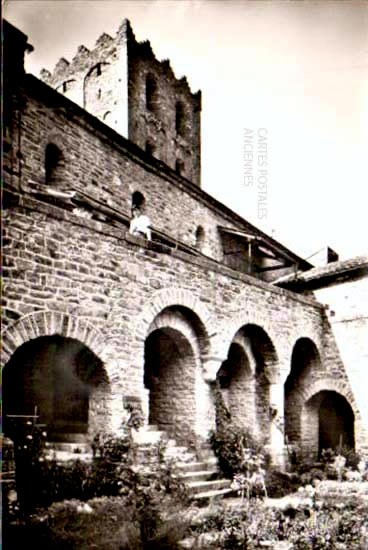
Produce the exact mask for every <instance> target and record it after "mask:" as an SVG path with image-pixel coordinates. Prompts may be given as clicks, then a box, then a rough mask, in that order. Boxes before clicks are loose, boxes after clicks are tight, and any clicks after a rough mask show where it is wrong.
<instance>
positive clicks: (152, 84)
mask: <svg viewBox="0 0 368 550" xmlns="http://www.w3.org/2000/svg"><path fill="white" fill-rule="evenodd" d="M146 108H147V109H148V111H151V112H152V113H156V112H157V110H158V91H157V82H156V79H155V78H154V77H153V76H152V75H151V74H148V75H147V77H146Z"/></svg>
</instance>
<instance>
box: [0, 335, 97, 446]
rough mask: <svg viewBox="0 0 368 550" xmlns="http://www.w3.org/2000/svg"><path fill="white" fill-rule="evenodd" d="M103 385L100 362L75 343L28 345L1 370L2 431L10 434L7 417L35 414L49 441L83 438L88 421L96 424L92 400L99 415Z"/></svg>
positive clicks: (59, 340)
mask: <svg viewBox="0 0 368 550" xmlns="http://www.w3.org/2000/svg"><path fill="white" fill-rule="evenodd" d="M107 385H108V380H107V376H106V373H105V370H104V367H103V364H102V362H101V360H100V359H99V358H98V357H97V356H96V355H95V354H94V353H93V352H92V351H91V350H90V349H89V348H87V347H86V346H85V345H84V344H82V343H81V342H79V341H78V340H74V339H72V338H64V337H62V336H58V335H54V336H43V337H39V338H36V339H34V340H30V341H29V342H26V343H25V344H22V345H21V346H20V347H19V348H18V349H17V350H16V351H15V353H14V354H13V355H12V357H11V358H10V360H9V361H8V363H7V364H6V366H5V367H4V371H3V396H4V398H3V414H4V431H8V430H11V425H10V424H9V416H8V415H32V414H34V411H35V410H37V414H38V416H39V422H40V423H42V424H46V426H47V431H48V433H49V436H50V439H53V437H55V438H58V439H62V438H63V436H65V437H67V435H68V434H76V433H78V434H86V433H87V432H88V431H89V428H91V420H92V425H94V426H96V425H97V424H98V420H97V419H96V418H91V412H92V417H94V416H95V415H96V414H97V408H98V407H96V401H97V400H98V402H99V406H100V407H101V410H103V409H104V398H105V394H106V388H107ZM100 420H101V419H100ZM9 435H11V434H9Z"/></svg>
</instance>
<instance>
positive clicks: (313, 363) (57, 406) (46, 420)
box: [3, 306, 355, 458]
mask: <svg viewBox="0 0 368 550" xmlns="http://www.w3.org/2000/svg"><path fill="white" fill-rule="evenodd" d="M208 352H209V336H208V334H207V331H206V327H205V325H204V324H203V322H202V321H201V320H200V318H199V317H198V315H197V314H196V313H194V312H193V311H192V310H190V309H189V308H186V307H183V306H169V307H166V308H164V309H162V311H161V312H160V313H159V314H157V315H156V316H155V317H154V319H153V321H152V322H151V324H150V325H149V327H148V330H147V334H146V338H145V342H144V372H143V382H144V387H145V390H144V391H145V394H144V395H146V396H147V407H146V417H147V421H148V423H149V424H153V425H155V426H157V427H158V428H159V429H161V430H165V431H166V432H167V433H168V434H169V435H170V436H171V437H175V439H176V440H177V441H178V442H179V443H182V444H188V442H193V440H195V439H196V437H197V436H199V435H202V434H203V430H202V432H201V428H200V426H201V425H202V427H203V422H204V420H205V422H206V427H207V428H213V427H214V426H215V417H214V415H215V407H214V403H213V400H212V401H211V392H212V391H213V386H211V382H210V383H209V382H208V381H206V380H205V378H204V376H203V364H204V362H205V360H206V358H207V356H208ZM278 369H279V359H278V354H277V352H276V348H275V346H274V344H273V342H272V341H271V339H270V337H269V335H268V334H267V332H266V331H265V330H264V329H263V328H261V327H260V326H257V325H252V324H247V325H244V326H243V327H242V328H240V329H239V330H238V331H237V332H236V333H235V335H234V336H233V338H232V340H231V342H230V344H229V347H228V353H227V357H226V359H225V360H224V361H222V363H221V362H219V363H218V370H217V380H218V382H219V385H220V388H221V392H222V395H223V398H224V402H225V404H226V406H227V408H228V410H229V412H230V414H231V416H232V419H233V421H235V422H236V423H238V424H240V425H243V426H245V427H246V428H247V429H249V430H251V431H252V432H253V435H255V436H257V437H258V438H260V439H262V440H263V441H264V442H265V443H267V444H271V445H272V437H273V436H272V414H271V413H272V407H273V404H274V402H273V395H276V394H275V393H274V390H275V388H281V389H282V386H280V385H281V382H280V381H279V378H278V375H279V372H278ZM325 374H326V373H325V370H324V367H323V364H322V361H321V358H320V355H319V352H318V349H317V347H316V345H315V344H314V342H313V341H312V340H310V339H308V338H300V339H299V340H297V341H296V343H295V345H294V348H293V352H292V356H291V368H290V372H289V375H288V377H287V379H286V382H285V385H284V414H282V412H283V411H282V410H281V411H280V410H279V411H278V413H279V414H280V413H281V414H280V417H281V420H282V417H283V419H284V430H285V432H284V435H285V436H286V440H287V441H288V442H290V443H295V444H298V445H299V446H300V447H301V449H302V452H303V455H304V456H305V457H312V458H317V457H318V455H319V454H320V453H321V451H322V450H323V449H324V448H327V447H331V448H337V447H338V446H339V445H341V444H342V445H347V446H350V447H354V444H355V441H354V422H355V418H354V412H353V409H352V406H351V404H350V403H349V402H348V400H347V398H346V397H345V396H343V395H340V394H339V393H338V392H337V391H331V390H330V389H329V388H327V387H326V389H322V390H319V391H317V392H316V393H315V394H314V395H307V393H308V391H307V390H308V388H309V387H310V386H311V383H312V381H315V380H316V379H318V380H321V381H323V380H324V377H325ZM212 382H214V379H213V380H212ZM3 388H4V391H3V395H4V400H3V412H4V431H5V432H6V430H7V429H9V426H8V425H7V416H8V415H19V414H22V415H30V414H33V413H34V410H35V407H37V412H38V415H39V418H40V422H41V423H43V424H46V425H47V431H48V433H49V434H50V435H51V437H50V439H51V440H52V438H54V440H57V439H62V438H63V436H65V435H67V434H71V433H78V434H87V433H95V432H96V431H97V430H99V429H101V426H104V422H105V420H106V414H107V412H106V411H108V409H109V404H108V403H109V397H108V396H109V392H110V382H109V380H108V377H107V374H106V370H105V367H104V364H103V363H102V361H101V360H100V359H99V358H98V357H97V356H96V355H95V354H94V353H93V352H92V351H91V350H90V349H89V348H88V347H87V346H86V345H84V344H82V343H81V342H80V341H78V340H76V339H73V338H67V337H63V336H59V335H53V336H41V337H38V338H36V339H33V340H29V341H28V342H25V343H24V344H22V345H21V346H20V347H18V349H16V351H15V352H14V353H13V355H12V356H11V358H10V360H9V361H8V363H7V364H6V365H5V367H4V371H3ZM206 396H207V397H206ZM208 396H209V397H208ZM207 398H208V403H207V402H205V401H206V399H207ZM281 406H282V405H281ZM211 407H212V409H211ZM110 412H111V411H110ZM280 437H283V436H282V435H280Z"/></svg>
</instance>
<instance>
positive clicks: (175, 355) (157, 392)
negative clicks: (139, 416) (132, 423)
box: [144, 306, 206, 444]
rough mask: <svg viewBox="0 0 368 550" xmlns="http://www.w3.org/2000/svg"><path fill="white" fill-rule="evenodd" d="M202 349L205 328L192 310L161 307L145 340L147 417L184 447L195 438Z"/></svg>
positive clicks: (204, 339) (204, 341)
mask: <svg viewBox="0 0 368 550" xmlns="http://www.w3.org/2000/svg"><path fill="white" fill-rule="evenodd" d="M205 346H206V338H205V333H204V327H203V326H202V324H201V322H200V320H199V319H198V317H197V316H196V315H195V314H193V312H192V310H189V309H188V308H186V307H183V306H168V307H166V308H164V309H163V310H162V311H161V312H160V313H159V314H158V315H157V316H156V317H155V318H154V320H153V322H152V323H151V324H150V326H149V328H148V330H147V337H146V339H145V346H144V353H145V357H144V386H145V389H146V392H147V394H146V398H147V411H146V416H147V418H148V421H149V423H150V424H153V425H158V426H159V428H160V429H164V430H165V431H167V432H168V433H169V435H170V436H171V437H175V439H176V440H177V441H180V442H182V443H185V444H190V443H191V442H192V441H193V439H194V438H195V435H194V434H195V431H196V412H197V404H196V390H197V388H198V383H200V379H201V378H202V376H201V354H202V353H203V352H205V349H206V348H205ZM202 384H204V382H203V380H202Z"/></svg>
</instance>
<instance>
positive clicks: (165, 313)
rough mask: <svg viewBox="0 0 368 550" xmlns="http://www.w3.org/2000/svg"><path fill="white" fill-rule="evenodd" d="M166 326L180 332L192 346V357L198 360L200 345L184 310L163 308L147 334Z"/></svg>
mask: <svg viewBox="0 0 368 550" xmlns="http://www.w3.org/2000/svg"><path fill="white" fill-rule="evenodd" d="M166 328H169V329H172V330H175V331H177V332H178V333H181V334H182V335H183V336H184V337H185V338H186V339H187V340H188V342H189V343H190V344H191V346H192V348H193V353H194V358H195V359H196V361H197V362H199V361H200V355H201V350H200V345H199V342H198V341H197V335H196V332H195V330H194V328H193V326H192V325H191V324H190V322H189V320H188V319H187V318H186V316H185V311H184V312H183V311H180V310H178V309H176V308H171V307H168V308H165V309H164V310H162V312H161V313H160V314H159V315H158V316H157V317H156V318H155V319H154V321H153V322H152V323H151V325H150V327H149V329H148V333H147V336H149V335H150V334H151V333H152V332H153V331H155V330H160V329H166Z"/></svg>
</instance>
